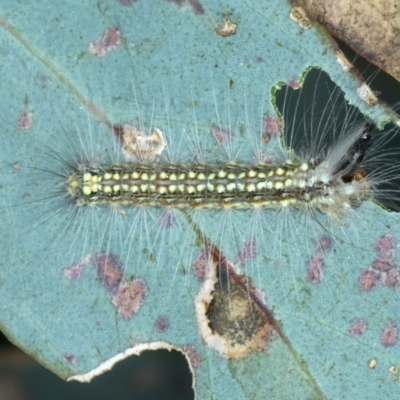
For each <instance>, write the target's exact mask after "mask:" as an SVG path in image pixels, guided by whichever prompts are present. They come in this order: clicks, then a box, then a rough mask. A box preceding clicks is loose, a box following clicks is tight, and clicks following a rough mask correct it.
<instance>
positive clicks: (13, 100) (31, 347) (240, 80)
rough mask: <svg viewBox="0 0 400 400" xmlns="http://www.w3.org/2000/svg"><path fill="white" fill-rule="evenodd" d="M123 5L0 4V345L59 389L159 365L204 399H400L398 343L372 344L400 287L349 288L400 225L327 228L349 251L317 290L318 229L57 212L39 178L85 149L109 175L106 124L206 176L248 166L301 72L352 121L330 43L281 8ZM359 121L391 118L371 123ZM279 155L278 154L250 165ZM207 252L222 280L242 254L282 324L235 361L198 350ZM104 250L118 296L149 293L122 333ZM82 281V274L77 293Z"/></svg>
mask: <svg viewBox="0 0 400 400" xmlns="http://www.w3.org/2000/svg"><path fill="white" fill-rule="evenodd" d="M123 3H124V2H122V1H121V2H118V1H90V0H81V1H77V0H74V1H72V2H61V3H60V2H57V3H55V2H54V1H53V2H52V1H46V0H41V1H39V2H29V1H28V2H18V3H15V2H13V3H10V2H8V1H6V0H0V27H1V34H0V49H1V51H0V65H1V76H2V79H1V83H0V88H1V107H0V117H1V121H2V130H1V133H0V135H1V138H2V146H1V147H2V151H1V157H0V160H1V163H0V209H1V243H0V245H1V259H0V302H1V305H2V309H1V316H0V326H1V329H2V330H3V331H4V332H5V334H6V335H7V336H8V337H9V338H10V340H12V341H13V342H14V343H15V344H16V345H18V346H19V347H21V348H22V349H23V350H24V351H26V352H27V353H29V354H30V355H32V356H33V357H35V358H36V359H37V360H38V361H39V362H41V363H42V364H43V365H45V366H46V367H48V368H49V369H50V370H52V371H53V372H54V373H56V374H57V375H59V376H60V377H62V378H64V379H71V378H75V379H80V380H85V379H86V380H87V379H89V378H90V377H91V376H94V375H95V374H97V373H100V372H99V371H101V370H102V369H106V368H109V367H111V366H112V363H113V361H110V360H114V361H117V360H118V359H121V358H123V357H124V356H125V355H129V354H132V353H134V352H140V351H141V350H142V349H144V348H157V347H166V348H178V349H180V350H181V351H183V352H185V354H187V355H188V357H189V358H190V360H191V366H192V370H193V378H194V381H193V382H194V389H195V392H196V395H197V397H198V398H200V399H209V398H216V399H228V398H229V399H247V398H254V399H265V398H274V399H284V398H293V397H295V398H300V399H308V398H309V399H311V398H332V399H337V398H363V399H367V398H374V399H376V398H396V397H398V396H399V395H400V389H399V386H398V380H397V378H398V374H397V372H396V371H397V370H396V368H397V363H398V360H399V359H400V354H399V345H398V344H397V343H394V345H391V346H385V345H384V343H386V342H385V340H384V339H382V337H381V335H382V332H383V331H384V329H385V327H388V326H392V327H393V325H390V324H392V323H400V318H399V311H398V309H399V308H398V305H399V304H400V303H399V295H398V288H388V287H385V286H383V285H377V287H376V288H374V289H373V290H372V291H370V292H363V291H362V290H361V289H360V276H361V274H362V272H363V271H365V270H366V269H367V268H368V267H369V266H370V265H371V263H372V262H373V261H374V258H376V257H378V256H377V255H376V249H375V248H376V243H377V240H378V239H379V238H380V237H382V236H383V235H385V234H390V235H393V237H394V238H396V237H399V231H398V221H399V217H398V216H397V215H396V214H395V213H388V212H386V211H384V210H382V209H381V208H379V207H377V206H376V205H374V204H372V203H366V204H364V205H363V206H362V207H360V209H359V210H357V218H355V219H353V220H352V223H351V226H350V227H349V226H347V225H346V224H345V225H344V226H337V227H332V233H333V234H334V235H335V236H337V237H339V238H345V244H343V246H336V247H335V249H334V251H333V252H331V253H330V254H329V256H328V257H327V261H326V263H327V266H326V267H325V268H326V269H325V276H324V279H323V281H322V282H321V283H319V284H313V283H310V282H308V281H307V279H306V277H307V260H309V259H310V257H312V255H313V254H314V253H315V251H316V250H315V249H316V245H315V241H316V239H317V237H318V234H319V233H321V229H320V227H318V226H317V228H315V226H316V225H318V224H316V223H314V224H313V223H310V224H305V223H304V219H302V218H300V217H298V216H297V215H292V217H290V218H289V219H285V218H283V215H282V213H279V212H274V211H265V212H263V213H261V215H259V216H258V217H256V218H253V217H254V216H253V217H252V216H251V215H250V214H249V213H248V212H234V213H228V214H227V213H220V212H216V211H207V212H204V213H201V215H191V216H188V215H187V213H186V214H185V213H174V215H173V219H174V221H173V226H172V227H170V228H168V229H162V228H160V223H159V221H160V215H161V218H162V216H163V215H164V214H163V210H147V211H146V212H136V211H135V210H131V209H129V208H127V209H125V210H120V212H119V213H113V214H112V213H110V212H109V210H107V209H103V208H101V207H98V208H94V209H93V210H91V212H90V213H89V214H85V215H81V213H79V212H78V213H77V212H76V210H75V213H74V210H73V209H70V208H68V207H64V208H63V207H61V206H59V204H58V203H57V201H58V199H59V196H54V187H53V186H52V184H53V182H54V175H53V174H51V173H48V171H50V172H60V171H63V169H64V170H65V169H67V167H66V165H64V164H63V160H66V161H67V162H70V161H71V160H73V159H74V157H75V160H76V159H77V156H76V152H77V151H79V149H81V148H82V147H84V148H85V149H87V151H88V152H89V155H90V156H91V157H98V158H99V159H100V160H101V161H104V160H107V159H109V158H111V157H112V156H111V155H112V154H114V153H115V152H116V149H117V148H118V146H119V144H118V141H117V140H116V139H115V135H114V134H113V132H112V130H111V129H110V126H111V124H124V123H131V124H132V125H135V126H140V127H141V128H143V129H144V130H145V131H146V132H150V131H151V130H152V129H153V128H159V129H161V130H162V131H163V132H164V133H165V136H166V140H167V148H166V150H165V154H167V153H168V154H170V155H171V158H172V159H175V160H185V159H186V160H187V159H190V157H191V156H193V154H194V153H196V151H197V150H198V149H199V148H200V149H201V151H202V155H203V157H204V159H205V160H206V161H208V162H215V161H218V160H222V159H224V157H225V158H226V152H228V153H229V150H232V149H233V151H236V150H237V149H239V150H240V153H239V156H238V158H239V159H244V160H251V157H252V154H253V152H254V147H255V146H257V145H258V143H260V142H261V141H258V139H260V136H259V134H260V132H262V128H261V127H262V126H263V123H264V120H265V117H266V116H270V115H276V110H275V109H274V107H273V101H274V99H273V93H275V89H276V88H277V87H278V85H280V84H283V83H285V82H289V81H292V82H293V81H301V79H302V77H303V74H304V73H305V71H306V70H307V69H309V68H310V67H312V66H317V67H319V68H322V69H323V70H325V71H327V72H328V73H329V75H330V76H331V78H332V80H333V81H335V82H336V83H337V84H340V86H341V87H342V88H343V90H344V91H345V93H346V96H347V98H348V100H349V101H350V102H352V103H354V104H357V105H359V104H360V100H359V98H358V97H357V92H356V89H357V88H358V87H359V85H360V82H358V81H357V80H356V79H355V78H354V77H353V76H352V75H350V74H348V73H347V72H344V71H343V69H342V67H341V66H340V65H339V63H338V62H337V59H336V56H335V54H334V52H333V48H332V46H331V43H330V41H329V39H328V38H326V37H325V36H324V35H323V34H322V33H321V32H318V31H317V30H316V29H315V28H311V29H309V30H304V29H302V28H301V27H300V26H299V25H298V24H297V23H296V22H294V21H293V20H292V19H290V17H289V13H290V7H289V6H288V5H287V4H286V3H285V2H282V1H279V0H276V1H275V0H267V1H264V2H258V1H236V2H233V1H230V2H224V1H212V0H210V1H208V0H205V1H201V2H197V1H166V0H164V1H163V0H154V1H146V0H138V1H136V2H132V4H130V5H124V4H123ZM227 16H229V18H230V20H231V21H233V22H235V23H236V24H237V25H238V27H237V31H236V33H235V34H234V35H231V36H221V35H220V34H218V33H217V32H216V28H218V27H221V26H222V25H223V23H224V18H225V17H227ZM111 26H114V27H117V28H118V29H119V31H120V33H121V38H122V41H121V44H120V45H119V46H116V47H115V48H114V49H112V50H111V51H110V52H109V53H107V54H105V55H104V56H103V57H98V56H96V55H93V54H92V53H91V52H90V51H89V50H88V48H89V43H91V42H94V41H95V40H97V39H98V38H100V37H101V36H102V35H103V34H104V32H105V31H106V29H108V28H109V27H111ZM361 108H362V109H363V110H364V111H365V112H368V114H369V115H370V116H372V117H374V118H375V119H376V121H384V120H385V119H388V117H385V112H384V111H383V110H382V109H379V108H378V107H373V108H369V109H368V111H366V110H367V106H361ZM23 111H27V112H29V113H31V114H32V118H33V126H32V127H31V128H29V129H26V130H22V129H19V128H18V121H19V118H20V116H21V113H22V112H23ZM19 123H20V125H21V121H20V122H19ZM213 125H218V126H221V127H225V128H226V130H227V131H230V132H232V137H231V138H230V139H228V142H229V145H228V146H227V147H221V146H219V145H218V144H217V143H216V141H215V138H214V136H213V135H212V134H211V132H210V127H211V126H213ZM20 128H21V126H20ZM254 132H255V134H254ZM230 140H231V141H232V142H230ZM278 145H279V142H278V140H275V141H274V140H272V141H271V143H269V144H262V147H261V150H262V151H264V152H266V153H271V152H273V151H274V149H273V146H278ZM81 155H82V154H81ZM59 189H60V190H62V188H59ZM46 191H47V192H46ZM252 218H253V219H252ZM321 218H323V217H321ZM249 221H250V222H249ZM282 221H286V222H282ZM346 229H348V230H346ZM343 232H345V233H343ZM203 235H205V236H206V237H207V238H208V239H209V240H210V241H211V242H212V243H213V244H214V245H215V246H216V248H218V249H219V251H220V252H221V254H223V256H224V257H226V260H229V262H231V263H237V260H238V253H239V252H240V249H241V247H242V246H243V244H244V243H246V242H247V241H248V240H249V239H254V238H255V239H256V242H257V257H253V258H252V259H251V260H246V262H242V264H241V265H240V268H241V272H242V273H244V274H245V277H246V279H250V280H251V282H252V284H253V285H254V287H255V288H257V290H258V291H259V293H263V294H264V296H265V301H266V305H267V307H268V310H270V314H268V315H269V316H270V317H271V318H272V316H273V318H274V320H275V321H276V323H277V324H278V325H276V326H275V328H276V329H275V334H274V335H273V337H271V338H269V343H268V345H267V346H266V349H264V350H263V351H256V352H253V353H251V354H250V355H249V356H246V357H243V358H241V359H238V360H232V359H229V358H226V357H224V356H222V355H221V354H220V353H219V352H218V351H216V350H215V349H212V348H210V346H209V345H208V344H207V342H206V341H205V340H204V338H203V337H202V334H201V332H200V330H199V324H198V319H197V316H196V304H195V303H196V301H198V297H197V296H198V293H199V292H200V291H201V290H202V288H203V285H204V282H200V281H199V279H198V277H196V275H195V273H194V269H193V264H194V262H195V260H196V259H197V258H198V255H199V254H200V253H201V251H202V249H204V243H203V242H202V238H203ZM299 235H301V237H299ZM247 243H248V242H247ZM100 252H105V253H107V254H112V255H113V257H114V256H115V258H113V259H112V260H113V262H114V264H115V265H116V266H117V269H118V268H121V269H122V268H124V272H123V274H122V278H121V279H123V282H128V283H129V282H131V283H132V282H136V284H137V285H138V286H137V287H136V288H137V289H138V290H139V291H140V289H142V290H144V288H145V292H146V293H145V295H143V302H142V304H140V307H139V310H138V312H137V313H136V314H135V315H133V316H130V315H129V316H128V317H127V316H126V315H125V317H124V315H123V314H121V312H119V311H121V310H118V309H117V307H116V306H115V304H114V303H115V299H114V303H113V293H114V295H115V288H116V287H118V284H119V283H120V281H119V280H118V279H120V278H118V277H117V278H115V279H116V280H117V283H115V282H114V283H113V282H110V281H108V280H107V279H106V278H105V277H104V276H103V278H102V279H100V278H99V276H98V274H97V272H96V269H95V268H94V264H95V262H94V256H93V255H94V254H97V255H98V254H99V253H100ZM239 258H240V257H239ZM85 260H86V261H85ZM78 263H81V265H80V266H79V265H78V266H77V264H78ZM85 263H86V264H85ZM83 264H85V268H83V267H82V265H83ZM74 265H75V267H76V268H77V269H75V270H72V269H71V266H74ZM115 265H114V266H115ZM79 268H81V269H79ZM78 270H79V271H82V276H80V277H79V279H77V276H76V275H75V277H74V278H75V279H71V274H73V272H74V271H75V272H76V271H78ZM68 274H69V275H68ZM110 279H111V278H110ZM113 285H114V286H113ZM113 290H114V292H113V293H112V291H113ZM259 297H260V298H262V297H263V295H260V296H259ZM260 304H263V301H261V300H260ZM360 320H365V321H366V324H367V327H366V329H365V332H364V333H363V334H362V335H361V336H360V337H356V335H354V334H351V333H350V331H349V330H350V328H351V327H352V326H354V324H355V323H357V321H360ZM371 360H376V362H377V364H376V367H375V368H371V367H372V365H373V364H371ZM293 393H295V396H293Z"/></svg>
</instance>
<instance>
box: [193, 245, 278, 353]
mask: <svg viewBox="0 0 400 400" xmlns="http://www.w3.org/2000/svg"><path fill="white" fill-rule="evenodd" d="M209 257H210V258H211V259H212V260H213V262H212V265H213V266H214V268H210V269H209V272H208V276H207V278H206V279H205V282H204V286H203V289H202V290H201V291H200V293H199V294H198V296H197V298H196V311H197V319H198V323H199V328H200V331H201V335H202V337H203V340H204V341H205V342H206V343H207V344H208V346H210V347H211V348H213V349H215V350H216V351H218V352H219V353H220V354H222V355H223V356H224V357H227V358H233V359H239V358H243V357H246V356H248V355H249V354H251V353H253V352H254V351H261V350H265V349H266V348H267V347H268V343H269V342H270V341H271V340H272V338H273V335H274V329H273V325H272V323H275V322H274V320H273V316H272V313H271V311H270V310H268V309H267V307H266V304H265V301H264V299H263V297H264V296H263V294H262V293H260V292H257V290H256V289H255V288H254V287H253V285H251V284H250V282H249V281H248V278H247V277H246V276H244V275H242V274H240V273H239V272H238V271H237V268H236V267H235V266H234V264H232V263H230V262H229V261H228V260H226V259H225V258H224V257H221V256H220V254H219V253H218V251H217V250H216V249H213V250H211V251H210V252H209ZM270 320H271V322H270Z"/></svg>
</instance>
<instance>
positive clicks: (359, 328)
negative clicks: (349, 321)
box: [349, 319, 367, 337]
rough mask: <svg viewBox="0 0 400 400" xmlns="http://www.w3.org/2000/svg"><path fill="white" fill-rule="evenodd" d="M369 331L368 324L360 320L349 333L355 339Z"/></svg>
mask: <svg viewBox="0 0 400 400" xmlns="http://www.w3.org/2000/svg"><path fill="white" fill-rule="evenodd" d="M365 329H367V322H366V321H365V320H364V319H359V320H358V321H357V322H356V323H355V324H354V325H353V326H351V327H350V328H349V333H350V335H351V336H353V337H360V336H362V335H363V333H364V332H365Z"/></svg>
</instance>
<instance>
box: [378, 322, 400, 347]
mask: <svg viewBox="0 0 400 400" xmlns="http://www.w3.org/2000/svg"><path fill="white" fill-rule="evenodd" d="M397 339H398V329H397V325H396V323H395V322H390V323H389V324H388V325H386V327H385V328H384V329H383V331H382V333H381V343H382V344H383V345H384V346H385V347H390V346H394V345H395V344H396V343H397Z"/></svg>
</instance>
